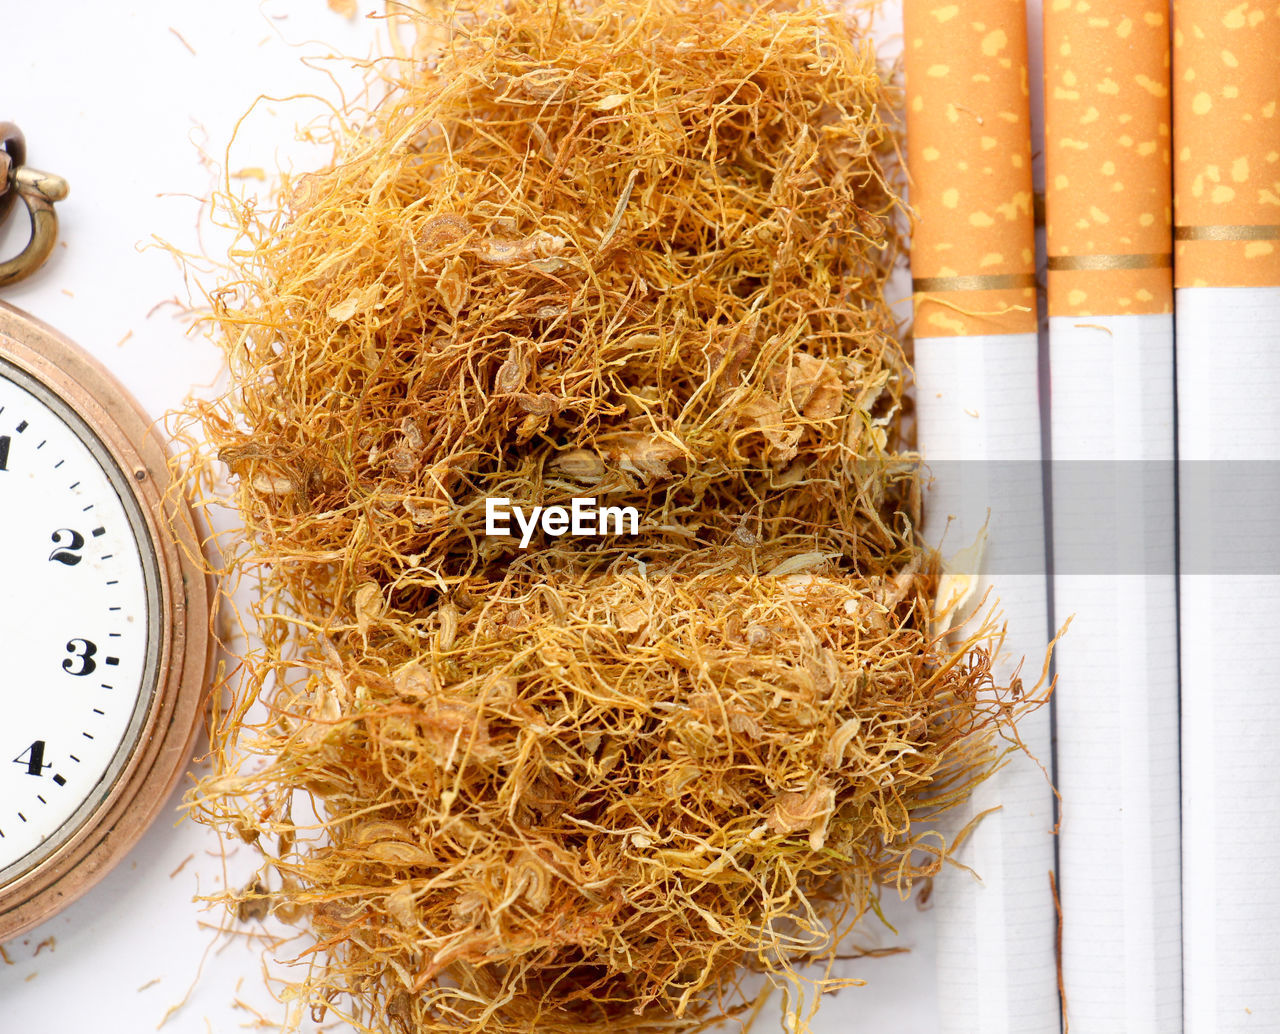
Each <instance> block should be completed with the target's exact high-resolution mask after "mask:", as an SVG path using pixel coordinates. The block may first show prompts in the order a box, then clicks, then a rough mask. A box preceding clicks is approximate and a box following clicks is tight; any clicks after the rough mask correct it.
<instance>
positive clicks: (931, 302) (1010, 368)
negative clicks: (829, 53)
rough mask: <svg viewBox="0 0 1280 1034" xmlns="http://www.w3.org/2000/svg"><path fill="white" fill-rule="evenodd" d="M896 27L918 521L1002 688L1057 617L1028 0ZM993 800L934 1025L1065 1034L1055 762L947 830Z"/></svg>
mask: <svg viewBox="0 0 1280 1034" xmlns="http://www.w3.org/2000/svg"><path fill="white" fill-rule="evenodd" d="M904 29H905V34H904V35H905V44H906V51H905V61H906V77H907V84H906V85H907V158H908V166H909V169H908V171H909V173H910V184H911V202H912V207H913V209H914V212H915V217H916V218H915V224H914V228H913V236H912V245H911V273H912V277H913V281H914V283H913V287H914V301H915V340H914V349H915V351H914V358H915V375H916V415H917V428H918V441H919V445H920V450H921V452H922V454H923V455H924V458H925V461H926V462H927V463H929V465H930V469H931V470H932V471H933V473H934V474H935V482H934V487H933V489H932V490H931V491H930V492H929V493H928V494H927V496H926V499H925V515H924V533H925V535H926V536H927V537H928V539H929V541H930V542H931V543H932V544H934V545H941V546H942V548H943V552H944V554H945V555H947V556H948V557H949V558H950V560H949V564H950V565H951V566H952V567H954V568H955V569H954V570H952V571H949V573H948V578H952V577H954V578H956V579H957V581H958V583H963V584H966V585H968V586H969V589H968V590H967V591H972V592H973V597H972V598H973V599H982V598H983V596H984V593H985V592H986V590H987V589H988V588H989V589H991V595H990V597H989V599H988V600H987V603H988V605H989V604H990V603H991V602H993V601H995V600H996V599H999V601H1000V607H1001V610H1002V612H1003V615H1004V617H1005V619H1006V622H1007V625H1006V628H1007V638H1006V640H1005V650H1004V651H1003V652H1002V655H1001V657H999V658H997V659H996V661H995V667H994V673H995V678H996V680H997V681H998V682H999V683H1000V684H1002V685H1008V684H1010V682H1011V681H1012V679H1013V678H1014V677H1016V672H1017V666H1018V664H1019V661H1020V658H1022V657H1023V656H1024V655H1025V656H1026V658H1027V662H1026V665H1025V667H1023V669H1022V677H1024V678H1025V677H1026V676H1027V675H1028V674H1029V673H1030V672H1032V671H1033V670H1038V669H1039V667H1040V658H1041V657H1042V656H1043V646H1044V642H1045V629H1046V626H1047V624H1048V618H1047V613H1048V601H1047V584H1046V579H1045V574H1044V545H1045V539H1044V498H1043V493H1042V486H1041V479H1040V467H1039V463H1040V434H1041V426H1040V410H1039V396H1038V390H1039V389H1038V372H1039V371H1038V364H1037V358H1038V346H1037V338H1036V324H1037V313H1036V292H1035V252H1034V240H1035V228H1034V216H1033V213H1032V181H1031V122H1030V115H1029V110H1028V109H1029V94H1030V91H1029V89H1028V79H1027V74H1028V73H1027V34H1026V10H1025V7H1024V5H1023V3H1022V0H964V2H963V3H961V2H955V3H940V2H938V0H907V2H906V4H905V7H904ZM984 541H985V555H984V557H983V561H982V563H981V564H975V563H973V560H972V554H976V553H978V552H980V551H981V545H980V544H981V543H983V542H984ZM971 546H973V548H972V549H970V548H969V547H971ZM965 553H969V554H971V555H970V557H969V558H967V559H966V560H964V561H962V560H960V559H959V557H958V556H957V554H960V555H963V554H965ZM961 563H963V564H964V567H963V568H962V567H956V565H958V564H961ZM964 568H967V569H964ZM991 571H997V572H1000V573H999V574H998V575H996V576H995V577H993V578H988V577H987V572H991ZM944 581H945V579H944ZM1018 728H1019V735H1020V736H1021V738H1022V741H1023V743H1025V744H1026V746H1027V748H1028V750H1029V751H1030V753H1031V754H1033V755H1035V756H1036V757H1039V758H1042V759H1043V758H1048V757H1049V756H1050V752H1051V743H1050V735H1049V721H1048V709H1047V708H1042V709H1041V710H1039V711H1037V712H1036V713H1035V714H1030V715H1026V716H1024V718H1023V719H1022V721H1021V723H1020V724H1019V727H1018ZM988 809H990V811H989V813H987V814H986V815H985V817H984V818H983V819H982V820H981V822H977V823H976V826H975V827H974V828H973V829H972V830H971V833H970V835H969V836H968V838H967V839H966V840H965V841H964V843H963V845H962V846H961V847H960V849H959V850H958V853H957V860H958V861H960V862H961V863H962V864H963V865H968V866H971V867H972V869H973V870H974V871H975V872H978V873H980V874H981V879H982V882H981V883H979V882H977V881H975V880H974V879H973V878H972V877H971V876H970V875H969V874H968V873H967V872H965V871H964V870H962V869H960V868H957V867H955V866H950V865H946V866H943V868H942V871H941V872H939V874H938V875H937V877H935V880H934V890H933V901H934V911H935V914H936V915H937V938H938V940H937V958H938V963H937V966H938V969H937V973H938V1001H939V1011H940V1027H939V1030H940V1031H942V1032H943V1034H961V1032H964V1034H969V1032H972V1031H975V1030H982V1031H1002V1030H1010V1029H1012V1025H1013V1024H1017V1025H1018V1027H1019V1029H1026V1030H1037V1031H1040V1030H1044V1031H1048V1030H1057V1029H1058V1026H1059V1024H1060V1015H1059V1009H1058V985H1057V969H1056V965H1055V960H1054V951H1053V935H1054V911H1053V903H1052V899H1051V897H1050V894H1049V889H1048V882H1047V880H1046V873H1048V872H1049V871H1050V870H1051V869H1052V868H1053V865H1054V858H1053V838H1052V836H1050V834H1049V830H1051V829H1052V827H1053V799H1052V795H1051V793H1050V790H1049V787H1048V785H1047V783H1046V781H1045V778H1044V773H1043V771H1042V770H1041V769H1040V768H1039V767H1038V765H1037V764H1036V763H1034V762H1032V761H1031V759H1030V758H1029V757H1027V756H1025V755H1016V756H1012V757H1010V758H1008V759H1007V764H1006V765H1005V766H1004V767H1003V768H1001V769H1000V770H999V771H998V772H996V773H995V774H993V775H992V776H991V777H990V778H989V779H987V780H986V781H985V782H983V783H982V784H981V785H980V786H978V787H977V788H976V789H975V791H974V794H973V796H972V798H971V799H970V800H968V801H967V802H965V804H964V805H963V806H962V807H960V808H957V809H956V810H955V812H953V813H952V814H951V815H949V816H948V817H947V820H946V830H945V831H946V832H947V833H948V834H949V835H950V836H951V837H952V838H954V837H955V835H956V834H957V833H958V832H959V830H960V829H961V828H963V827H964V826H965V824H966V823H967V822H969V821H972V820H976V819H977V816H978V815H979V814H980V813H986V812H988Z"/></svg>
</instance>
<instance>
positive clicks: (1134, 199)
mask: <svg viewBox="0 0 1280 1034" xmlns="http://www.w3.org/2000/svg"><path fill="white" fill-rule="evenodd" d="M1168 10H1169V6H1168V4H1167V3H1163V2H1156V0H1112V2H1111V3H1108V4H1106V5H1099V6H1096V7H1095V6H1094V5H1090V4H1084V3H1079V2H1077V0H1047V2H1046V3H1045V5H1044V55H1045V56H1044V62H1045V83H1044V86H1045V90H1044V93H1045V99H1044V107H1045V222H1046V231H1047V240H1048V252H1049V315H1050V316H1119V315H1128V314H1137V315H1150V314H1153V313H1168V312H1172V311H1173V228H1172V215H1173V213H1172V197H1171V193H1172V190H1171V185H1170V173H1169V158H1170V140H1169V122H1170V113H1169V18H1168Z"/></svg>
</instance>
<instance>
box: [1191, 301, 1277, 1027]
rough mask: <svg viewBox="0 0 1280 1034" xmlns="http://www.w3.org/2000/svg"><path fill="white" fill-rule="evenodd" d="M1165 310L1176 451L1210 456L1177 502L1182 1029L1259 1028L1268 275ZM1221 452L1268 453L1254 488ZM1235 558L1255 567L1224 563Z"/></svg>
mask: <svg viewBox="0 0 1280 1034" xmlns="http://www.w3.org/2000/svg"><path fill="white" fill-rule="evenodd" d="M1176 308H1177V313H1178V317H1177V320H1178V323H1177V333H1178V449H1179V461H1180V463H1181V464H1182V465H1183V468H1184V470H1185V469H1186V467H1187V466H1188V465H1189V464H1207V463H1212V464H1213V465H1212V466H1206V467H1205V469H1204V470H1198V473H1197V475H1196V476H1197V479H1198V480H1200V481H1201V483H1202V484H1205V483H1206V482H1205V480H1204V478H1203V476H1202V475H1203V474H1204V473H1205V471H1206V470H1207V471H1208V472H1209V482H1208V483H1209V484H1211V492H1210V493H1209V497H1210V499H1211V500H1212V505H1211V506H1210V507H1209V508H1207V509H1206V507H1205V506H1204V505H1203V503H1204V500H1203V499H1197V498H1192V497H1191V495H1190V494H1189V493H1187V492H1186V491H1185V490H1182V492H1181V495H1180V507H1179V509H1180V540H1179V551H1180V555H1181V558H1182V564H1183V573H1182V574H1181V577H1180V589H1181V595H1180V599H1181V626H1182V658H1181V663H1182V772H1183V778H1182V850H1183V860H1182V886H1183V891H1182V907H1183V917H1182V952H1183V966H1184V980H1185V986H1184V994H1185V999H1184V1001H1185V1010H1186V1011H1185V1023H1186V1028H1185V1029H1186V1031H1187V1034H1234V1032H1237V1031H1241V1032H1244V1031H1247V1032H1255V1031H1275V1030H1280V978H1278V977H1277V974H1280V937H1278V936H1277V934H1276V925H1275V923H1276V917H1277V916H1280V882H1277V880H1276V879H1275V878H1274V873H1275V868H1276V858H1277V856H1280V779H1278V778H1277V776H1276V767H1275V751H1276V743H1277V742H1278V741H1280V695H1277V678H1276V664H1275V661H1276V643H1277V633H1276V615H1277V613H1280V574H1277V572H1280V483H1278V482H1277V478H1276V470H1277V464H1280V403H1278V402H1277V400H1278V399H1280V287H1271V288H1245V287H1224V288H1210V287H1193V288H1185V289H1181V290H1179V291H1178V292H1177V298H1176ZM1225 460H1235V461H1239V460H1248V461H1256V462H1259V463H1267V464H1270V466H1261V465H1260V466H1257V467H1254V468H1252V475H1253V477H1254V478H1259V479H1260V478H1266V479H1267V482H1266V489H1265V490H1264V491H1262V492H1254V493H1253V494H1252V495H1251V496H1249V497H1242V495H1241V489H1242V488H1243V487H1245V486H1246V485H1247V484H1249V483H1250V482H1249V481H1246V480H1244V479H1245V478H1249V474H1248V470H1249V468H1246V469H1245V471H1244V472H1243V475H1244V476H1243V478H1242V476H1241V475H1242V472H1241V470H1240V468H1238V467H1224V466H1221V464H1222V462H1223V461H1225ZM1183 481H1184V482H1185V481H1186V478H1185V477H1184V478H1183ZM1253 484H1254V485H1255V486H1256V484H1257V482H1256V481H1254V482H1253ZM1242 557H1243V558H1245V559H1246V561H1247V564H1248V568H1249V569H1251V570H1253V571H1255V572H1257V573H1252V574H1249V573H1232V572H1233V569H1234V571H1238V570H1239V566H1240V564H1239V562H1240V560H1241V558H1242ZM1224 572H1227V573H1224Z"/></svg>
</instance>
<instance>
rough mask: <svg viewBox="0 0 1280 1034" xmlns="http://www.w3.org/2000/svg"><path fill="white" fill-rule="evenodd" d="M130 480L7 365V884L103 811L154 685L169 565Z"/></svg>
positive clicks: (0, 739) (3, 607)
mask: <svg viewBox="0 0 1280 1034" xmlns="http://www.w3.org/2000/svg"><path fill="white" fill-rule="evenodd" d="M131 477H132V474H131V472H127V471H122V470H121V469H119V467H118V466H117V465H116V464H115V463H114V462H113V460H112V458H111V456H110V454H109V452H108V450H107V449H106V447H105V446H104V445H103V444H102V442H101V441H100V440H99V438H98V437H97V436H96V435H95V434H94V433H93V432H92V431H91V430H90V428H89V426H88V425H87V424H86V423H85V421H84V420H82V419H81V418H80V417H79V416H78V415H76V414H75V413H74V412H73V411H72V409H71V408H70V407H69V406H68V405H67V404H66V402H65V401H63V400H62V399H61V398H59V397H58V396H57V395H56V394H55V393H54V392H53V391H51V390H50V389H49V388H48V387H47V386H46V385H44V384H42V383H40V382H39V381H37V380H35V379H34V378H32V377H31V376H30V375H28V374H27V373H25V372H24V371H22V370H20V369H18V368H17V367H16V366H14V365H12V364H10V363H8V362H6V361H3V360H0V508H2V509H3V517H2V518H0V572H2V573H3V575H2V576H3V589H2V591H0V658H2V662H0V663H2V666H0V706H2V707H3V710H2V711H0V715H2V717H0V885H3V884H4V883H6V882H8V881H10V880H12V879H14V878H16V877H17V876H19V875H21V874H22V873H24V872H26V871H28V870H30V869H31V868H32V867H33V866H35V865H37V864H39V863H40V862H41V861H42V860H44V859H45V858H47V857H48V856H49V855H50V854H51V853H52V852H53V851H54V850H56V849H57V847H58V846H60V845H61V844H62V843H64V842H65V841H66V840H67V839H68V838H69V837H70V836H71V835H72V834H73V833H74V832H75V831H76V829H77V828H78V827H79V826H80V825H81V824H82V823H83V822H84V820H85V819H86V818H87V817H88V816H89V815H90V814H91V813H92V811H93V809H94V807H95V806H96V805H97V804H98V803H99V802H100V801H101V800H102V799H103V797H104V796H105V795H106V794H107V792H108V791H109V790H110V788H111V786H112V784H113V783H114V782H115V780H116V779H117V778H118V777H119V775H120V773H121V772H122V771H123V770H124V767H125V765H126V763H127V761H128V758H129V755H130V753H131V752H132V751H133V749H134V747H135V746H136V744H137V741H138V737H139V732H140V730H141V728H142V726H143V723H144V720H145V718H146V714H147V709H148V707H149V705H150V702H151V697H152V695H153V693H154V692H155V685H156V675H157V671H156V669H157V658H158V656H159V653H160V649H159V643H160V624H161V622H160V616H161V615H160V613H159V610H160V606H159V599H160V591H159V584H160V582H159V571H158V561H157V557H156V553H155V550H154V548H153V547H152V543H151V539H150V535H149V532H148V530H147V524H146V521H145V519H144V518H143V515H142V510H141V508H140V506H139V504H138V502H137V500H136V499H135V498H134V496H133V494H132V492H131V490H130V485H129V479H130V478H131Z"/></svg>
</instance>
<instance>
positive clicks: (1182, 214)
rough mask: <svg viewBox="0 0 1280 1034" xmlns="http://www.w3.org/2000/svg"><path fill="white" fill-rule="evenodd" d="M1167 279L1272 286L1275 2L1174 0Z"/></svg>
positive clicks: (1279, 270)
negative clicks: (1173, 147)
mask: <svg viewBox="0 0 1280 1034" xmlns="http://www.w3.org/2000/svg"><path fill="white" fill-rule="evenodd" d="M1173 29H1174V33H1173V43H1174V46H1173V71H1174V94H1173V123H1174V127H1173V128H1174V137H1175V139H1176V140H1177V156H1176V160H1175V162H1174V180H1173V182H1174V195H1175V201H1174V208H1175V211H1176V216H1177V218H1176V224H1177V231H1176V233H1175V234H1174V239H1175V247H1174V281H1175V283H1176V284H1177V286H1179V287H1199V286H1205V287H1276V286H1280V225H1278V224H1280V111H1277V107H1278V106H1280V7H1277V6H1276V4H1274V3H1267V4H1234V3H1231V4H1228V3H1223V2H1222V0H1175V3H1174V5H1173Z"/></svg>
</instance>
